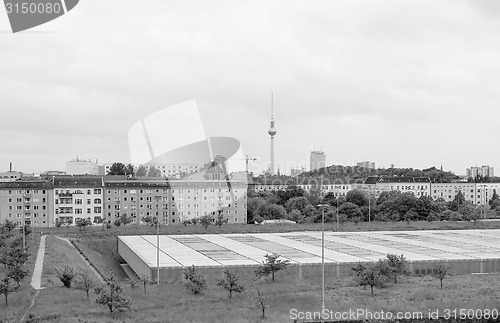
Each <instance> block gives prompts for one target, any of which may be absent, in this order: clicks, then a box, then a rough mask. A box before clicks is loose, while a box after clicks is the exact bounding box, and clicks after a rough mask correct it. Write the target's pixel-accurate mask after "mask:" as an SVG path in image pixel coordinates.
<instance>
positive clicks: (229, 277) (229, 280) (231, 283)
mask: <svg viewBox="0 0 500 323" xmlns="http://www.w3.org/2000/svg"><path fill="white" fill-rule="evenodd" d="M224 275H225V277H224V279H221V280H219V281H218V282H217V286H221V287H222V288H224V289H225V290H227V291H228V292H229V302H231V297H232V296H233V292H234V293H241V292H243V290H244V289H245V288H244V287H243V286H242V285H240V284H239V283H238V277H236V276H235V275H234V274H232V273H231V272H230V271H229V270H227V269H226V270H224Z"/></svg>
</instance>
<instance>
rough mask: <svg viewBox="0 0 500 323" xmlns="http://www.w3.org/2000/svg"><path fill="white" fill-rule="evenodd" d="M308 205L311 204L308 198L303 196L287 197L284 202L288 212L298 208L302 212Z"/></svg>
mask: <svg viewBox="0 0 500 323" xmlns="http://www.w3.org/2000/svg"><path fill="white" fill-rule="evenodd" d="M308 205H311V204H310V203H309V200H307V199H306V198H305V197H304V196H297V197H293V198H291V199H289V200H288V201H287V202H286V210H287V211H288V212H291V211H292V210H298V211H300V212H302V211H304V209H305V207H306V206H308Z"/></svg>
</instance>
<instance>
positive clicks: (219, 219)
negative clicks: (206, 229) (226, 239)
mask: <svg viewBox="0 0 500 323" xmlns="http://www.w3.org/2000/svg"><path fill="white" fill-rule="evenodd" d="M226 223H227V220H226V219H224V215H223V214H222V212H220V213H219V215H217V218H216V219H215V225H216V226H218V227H219V229H220V228H221V227H222V225H223V224H226Z"/></svg>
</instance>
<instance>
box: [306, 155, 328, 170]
mask: <svg viewBox="0 0 500 323" xmlns="http://www.w3.org/2000/svg"><path fill="white" fill-rule="evenodd" d="M325 166H326V155H325V152H324V151H322V150H313V151H311V157H310V169H309V170H310V171H313V170H315V169H319V168H323V167H325Z"/></svg>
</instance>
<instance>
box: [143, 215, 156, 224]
mask: <svg viewBox="0 0 500 323" xmlns="http://www.w3.org/2000/svg"><path fill="white" fill-rule="evenodd" d="M142 222H144V223H146V224H147V225H151V226H153V225H156V222H157V218H156V217H155V216H152V215H146V216H144V217H142Z"/></svg>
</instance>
